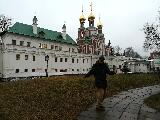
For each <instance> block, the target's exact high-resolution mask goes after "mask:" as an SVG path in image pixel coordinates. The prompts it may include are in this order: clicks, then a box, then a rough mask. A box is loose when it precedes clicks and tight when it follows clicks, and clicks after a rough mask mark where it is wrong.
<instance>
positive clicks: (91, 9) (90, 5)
mask: <svg viewBox="0 0 160 120" xmlns="http://www.w3.org/2000/svg"><path fill="white" fill-rule="evenodd" d="M90 6H91V12H92V2H91V4H90Z"/></svg>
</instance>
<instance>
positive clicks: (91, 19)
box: [88, 3, 95, 21]
mask: <svg viewBox="0 0 160 120" xmlns="http://www.w3.org/2000/svg"><path fill="white" fill-rule="evenodd" d="M90 7H91V13H90V15H89V16H88V21H93V20H94V19H95V16H94V15H93V13H92V3H91V5H90Z"/></svg>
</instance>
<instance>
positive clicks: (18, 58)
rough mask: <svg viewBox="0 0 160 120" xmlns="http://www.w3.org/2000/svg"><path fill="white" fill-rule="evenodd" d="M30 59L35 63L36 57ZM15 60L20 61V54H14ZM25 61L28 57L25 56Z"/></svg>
mask: <svg viewBox="0 0 160 120" xmlns="http://www.w3.org/2000/svg"><path fill="white" fill-rule="evenodd" d="M32 57H33V58H32V59H33V61H36V57H35V56H34V55H33V56H32ZM16 60H20V54H16ZM25 60H28V55H25Z"/></svg>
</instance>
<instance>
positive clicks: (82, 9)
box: [82, 4, 83, 14]
mask: <svg viewBox="0 0 160 120" xmlns="http://www.w3.org/2000/svg"><path fill="white" fill-rule="evenodd" d="M82 14H83V4H82Z"/></svg>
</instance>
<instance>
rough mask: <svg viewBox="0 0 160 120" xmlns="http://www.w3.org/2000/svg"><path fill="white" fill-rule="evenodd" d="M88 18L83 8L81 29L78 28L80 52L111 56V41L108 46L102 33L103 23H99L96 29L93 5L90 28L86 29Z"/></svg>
mask: <svg viewBox="0 0 160 120" xmlns="http://www.w3.org/2000/svg"><path fill="white" fill-rule="evenodd" d="M85 21H86V18H85V17H84V15H83V8H82V15H81V16H80V18H79V22H80V27H79V28H78V38H77V44H78V52H79V53H84V54H94V55H104V56H106V55H108V56H109V54H111V52H112V51H111V50H112V48H111V46H110V44H111V43H110V41H108V42H109V43H108V45H106V44H105V38H104V34H103V31H102V27H103V25H102V23H101V21H100V17H99V22H98V23H97V27H95V16H94V15H93V12H92V5H91V12H90V15H89V16H88V27H85V26H84V24H85Z"/></svg>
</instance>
